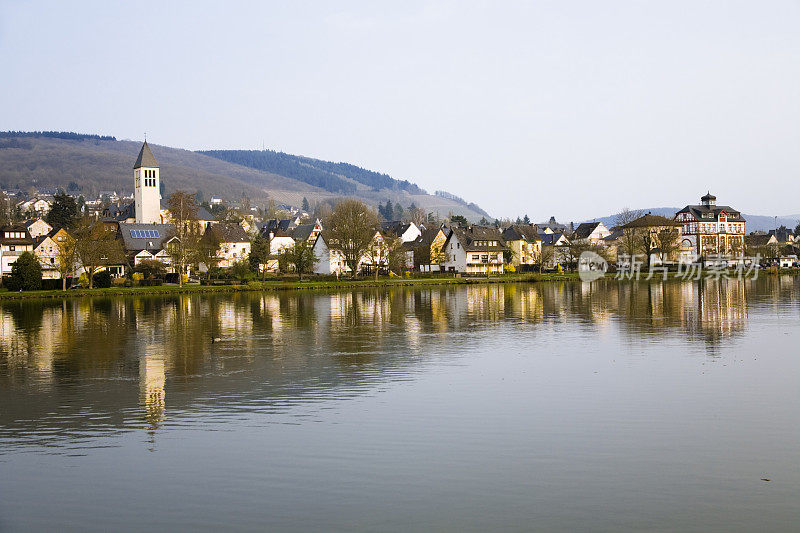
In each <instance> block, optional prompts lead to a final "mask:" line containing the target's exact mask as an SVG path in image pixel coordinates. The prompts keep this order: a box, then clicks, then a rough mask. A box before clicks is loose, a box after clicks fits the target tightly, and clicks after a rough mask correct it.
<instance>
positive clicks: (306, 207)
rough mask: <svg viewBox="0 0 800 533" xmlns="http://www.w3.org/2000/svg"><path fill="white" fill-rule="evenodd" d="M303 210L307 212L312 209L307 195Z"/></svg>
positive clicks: (304, 199) (304, 198)
mask: <svg viewBox="0 0 800 533" xmlns="http://www.w3.org/2000/svg"><path fill="white" fill-rule="evenodd" d="M303 211H305V212H306V213H308V212H309V211H311V206H310V205H308V198H306V197H305V196H303Z"/></svg>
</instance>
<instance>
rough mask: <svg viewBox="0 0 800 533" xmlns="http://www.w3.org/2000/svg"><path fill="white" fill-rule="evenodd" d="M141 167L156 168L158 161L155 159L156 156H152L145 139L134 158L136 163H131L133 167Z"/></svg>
mask: <svg viewBox="0 0 800 533" xmlns="http://www.w3.org/2000/svg"><path fill="white" fill-rule="evenodd" d="M141 167H156V168H158V161H156V158H155V157H153V152H151V151H150V147H149V146H148V145H147V141H145V142H144V144H143V145H142V149H141V150H139V157H137V158H136V163H134V164H133V168H134V169H137V168H141Z"/></svg>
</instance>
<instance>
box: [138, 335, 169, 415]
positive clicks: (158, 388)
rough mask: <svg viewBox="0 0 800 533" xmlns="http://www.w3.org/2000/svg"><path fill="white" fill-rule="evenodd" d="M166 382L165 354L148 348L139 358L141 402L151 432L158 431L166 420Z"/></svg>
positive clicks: (156, 349) (159, 350) (154, 348)
mask: <svg viewBox="0 0 800 533" xmlns="http://www.w3.org/2000/svg"><path fill="white" fill-rule="evenodd" d="M166 382H167V374H166V372H165V365H164V353H163V351H162V350H161V349H159V348H156V347H154V346H153V347H151V346H148V347H147V348H146V349H145V352H144V354H142V356H141V357H140V358H139V391H140V397H139V401H140V403H141V405H142V407H143V408H144V411H145V420H147V426H148V428H150V429H151V430H156V429H158V426H159V424H160V422H161V421H163V420H164V406H165V392H164V385H165V384H166Z"/></svg>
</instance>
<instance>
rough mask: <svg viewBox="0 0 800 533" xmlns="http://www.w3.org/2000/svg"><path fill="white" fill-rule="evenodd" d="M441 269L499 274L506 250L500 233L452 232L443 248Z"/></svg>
mask: <svg viewBox="0 0 800 533" xmlns="http://www.w3.org/2000/svg"><path fill="white" fill-rule="evenodd" d="M443 250H444V254H445V260H444V268H445V270H447V271H449V272H462V273H466V274H502V273H503V271H504V269H503V264H504V261H503V253H504V252H506V251H507V250H508V247H507V246H506V244H505V242H503V236H502V235H501V234H500V230H498V229H497V228H492V227H486V226H468V227H466V228H452V232H451V233H450V236H449V237H448V238H447V240H446V241H445V244H444V248H443Z"/></svg>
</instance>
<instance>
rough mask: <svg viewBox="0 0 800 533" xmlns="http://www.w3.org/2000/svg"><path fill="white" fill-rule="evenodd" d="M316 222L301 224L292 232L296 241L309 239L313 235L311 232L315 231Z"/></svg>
mask: <svg viewBox="0 0 800 533" xmlns="http://www.w3.org/2000/svg"><path fill="white" fill-rule="evenodd" d="M315 226H316V224H300V225H298V226H297V227H296V228H294V231H293V232H292V238H293V239H294V240H295V241H307V240H308V238H309V237H311V233H312V232H313V231H314V227H315Z"/></svg>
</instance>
